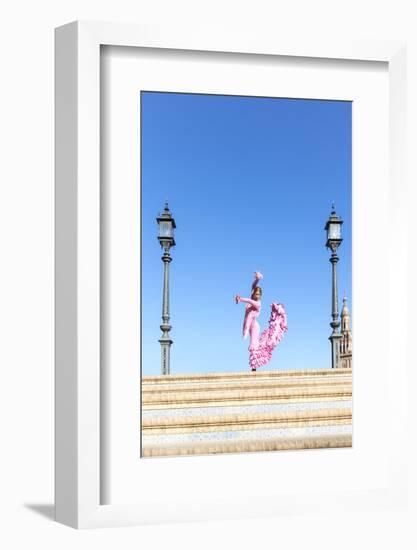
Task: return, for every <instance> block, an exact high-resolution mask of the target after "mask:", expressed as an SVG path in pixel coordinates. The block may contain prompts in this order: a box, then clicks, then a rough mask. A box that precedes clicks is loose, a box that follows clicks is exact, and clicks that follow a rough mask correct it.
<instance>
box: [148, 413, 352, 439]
mask: <svg viewBox="0 0 417 550" xmlns="http://www.w3.org/2000/svg"><path fill="white" fill-rule="evenodd" d="M351 422H352V411H351V409H346V408H344V409H337V408H336V409H318V410H310V411H291V412H273V413H256V414H223V415H211V416H210V415H208V416H180V417H162V418H150V419H144V420H143V422H142V434H143V435H163V434H181V433H196V432H220V431H231V430H256V429H273V428H288V427H304V426H327V425H340V424H350V423H351Z"/></svg>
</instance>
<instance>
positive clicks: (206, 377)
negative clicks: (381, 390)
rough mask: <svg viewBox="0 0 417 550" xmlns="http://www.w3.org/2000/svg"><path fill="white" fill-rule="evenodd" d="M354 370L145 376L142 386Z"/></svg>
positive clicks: (341, 373)
mask: <svg viewBox="0 0 417 550" xmlns="http://www.w3.org/2000/svg"><path fill="white" fill-rule="evenodd" d="M351 375H352V369H313V370H311V369H310V370H308V369H306V370H280V371H266V370H264V371H262V370H260V371H258V372H251V371H245V372H212V373H204V374H169V375H158V376H143V377H142V384H143V385H147V384H172V383H177V382H185V383H186V384H189V383H193V382H198V381H203V382H205V381H219V380H245V379H250V380H256V379H259V378H266V379H271V378H287V377H293V376H295V377H296V378H298V379H299V378H301V377H303V376H306V377H309V378H311V377H315V376H318V377H322V378H323V377H327V376H330V377H331V376H333V377H339V376H351Z"/></svg>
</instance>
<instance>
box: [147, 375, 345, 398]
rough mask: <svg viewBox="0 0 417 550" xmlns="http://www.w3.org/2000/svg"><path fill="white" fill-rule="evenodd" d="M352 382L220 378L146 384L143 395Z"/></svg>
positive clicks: (300, 386) (329, 384)
mask: <svg viewBox="0 0 417 550" xmlns="http://www.w3.org/2000/svg"><path fill="white" fill-rule="evenodd" d="M348 384H351V378H350V377H346V376H343V377H326V378H324V379H323V378H317V377H315V378H307V377H306V378H299V379H297V378H295V377H293V378H276V379H269V380H268V379H264V378H260V379H259V380H257V379H255V380H254V379H243V380H234V379H233V380H227V381H224V380H220V381H217V382H211V381H210V382H205V383H201V382H197V383H193V384H185V383H177V384H159V385H158V384H146V385H143V386H142V395H143V397H144V398H146V397H147V395H150V394H152V395H158V394H163V393H169V392H175V393H185V392H209V391H231V390H244V389H246V388H252V389H265V388H268V389H272V388H295V387H296V388H310V387H317V386H343V385H348Z"/></svg>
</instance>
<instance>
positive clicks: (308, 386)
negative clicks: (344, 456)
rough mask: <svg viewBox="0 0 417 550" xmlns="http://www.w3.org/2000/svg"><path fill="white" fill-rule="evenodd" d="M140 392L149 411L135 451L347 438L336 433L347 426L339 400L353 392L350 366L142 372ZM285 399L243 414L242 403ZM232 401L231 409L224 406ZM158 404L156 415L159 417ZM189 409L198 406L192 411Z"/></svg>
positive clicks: (310, 444)
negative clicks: (214, 411) (289, 406)
mask: <svg viewBox="0 0 417 550" xmlns="http://www.w3.org/2000/svg"><path fill="white" fill-rule="evenodd" d="M141 398H142V408H143V410H144V411H154V413H153V414H152V416H150V417H149V416H144V417H143V419H142V456H175V455H191V454H211V453H234V452H254V451H268V450H271V451H277V450H290V449H314V448H324V447H349V446H351V444H352V437H351V435H350V433H343V427H347V426H350V425H351V424H352V410H351V407H350V406H348V407H346V405H345V403H346V401H349V400H351V398H352V371H351V369H337V370H334V369H322V370H304V371H260V372H256V373H252V372H242V373H207V374H193V375H168V376H147V377H144V378H143V381H142V388H141ZM312 402H315V403H316V402H318V403H320V402H322V403H323V405H322V407H323V408H320V405H319V406H318V407H317V406H316V407H315V408H311V407H310V408H308V407H307V406H306V405H303V404H305V403H312ZM338 402H340V403H341V405H339V406H338ZM290 403H291V404H293V407H292V409H293V410H289V411H288V410H287V411H284V410H274V411H271V410H269V412H249V411H248V408H247V407H248V406H249V407H250V406H251V405H274V406H277V405H280V404H284V405H285V404H290ZM329 403H331V405H330V406H329ZM333 403H334V405H333ZM232 406H233V409H232V410H233V414H231V413H229V412H228V409H229V410H230V407H232ZM213 407H221V409H220V410H221V414H212V413H210V410H211V409H213ZM239 407H241V409H239ZM297 407H298V408H297ZM159 410H160V411H163V415H162V414H161V416H158V413H157V411H159ZM176 410H178V412H177V413H176V414H174V412H175V411H176ZM187 410H188V414H187ZM192 410H193V411H194V410H195V411H199V410H200V411H201V412H198V414H191V411H192ZM218 410H219V409H217V411H218ZM170 411H173V412H170ZM236 411H238V412H236ZM183 413H184V414H183ZM338 426H340V428H338ZM294 428H296V430H294ZM304 428H305V429H304ZM297 429H298V430H297ZM265 430H266V431H265ZM272 430H276V431H277V434H279V437H278V436H277V437H276V435H275V432H274V431H272ZM291 430H292V431H291ZM251 431H253V438H252V437H251V435H250V434H251ZM326 431H327V432H328V433H327V434H326ZM344 431H345V432H346V429H345V430H344ZM204 434H205V435H204ZM209 434H210V435H209ZM267 434H269V436H268V437H267ZM306 434H308V435H306ZM312 434H313V435H312ZM248 435H249V437H248ZM242 436H243V437H242ZM261 436H263V437H264V439H262V437H261ZM207 437H209V439H210V440H207V441H206V440H205V439H207ZM176 438H177V441H176ZM184 438H185V439H184ZM190 438H191V439H192V440H193V441H192V442H191V441H190ZM203 440H204V441H203Z"/></svg>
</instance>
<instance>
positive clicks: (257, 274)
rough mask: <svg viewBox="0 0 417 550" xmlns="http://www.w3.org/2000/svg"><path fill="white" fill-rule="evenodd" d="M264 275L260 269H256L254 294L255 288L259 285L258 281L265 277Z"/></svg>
mask: <svg viewBox="0 0 417 550" xmlns="http://www.w3.org/2000/svg"><path fill="white" fill-rule="evenodd" d="M263 277H264V276H263V275H262V273H261V272H260V271H255V280H254V281H253V283H252V294H253V292H254V290H255V288H256V287H257V286H258V283H259V281H260V280H261V279H263Z"/></svg>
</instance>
